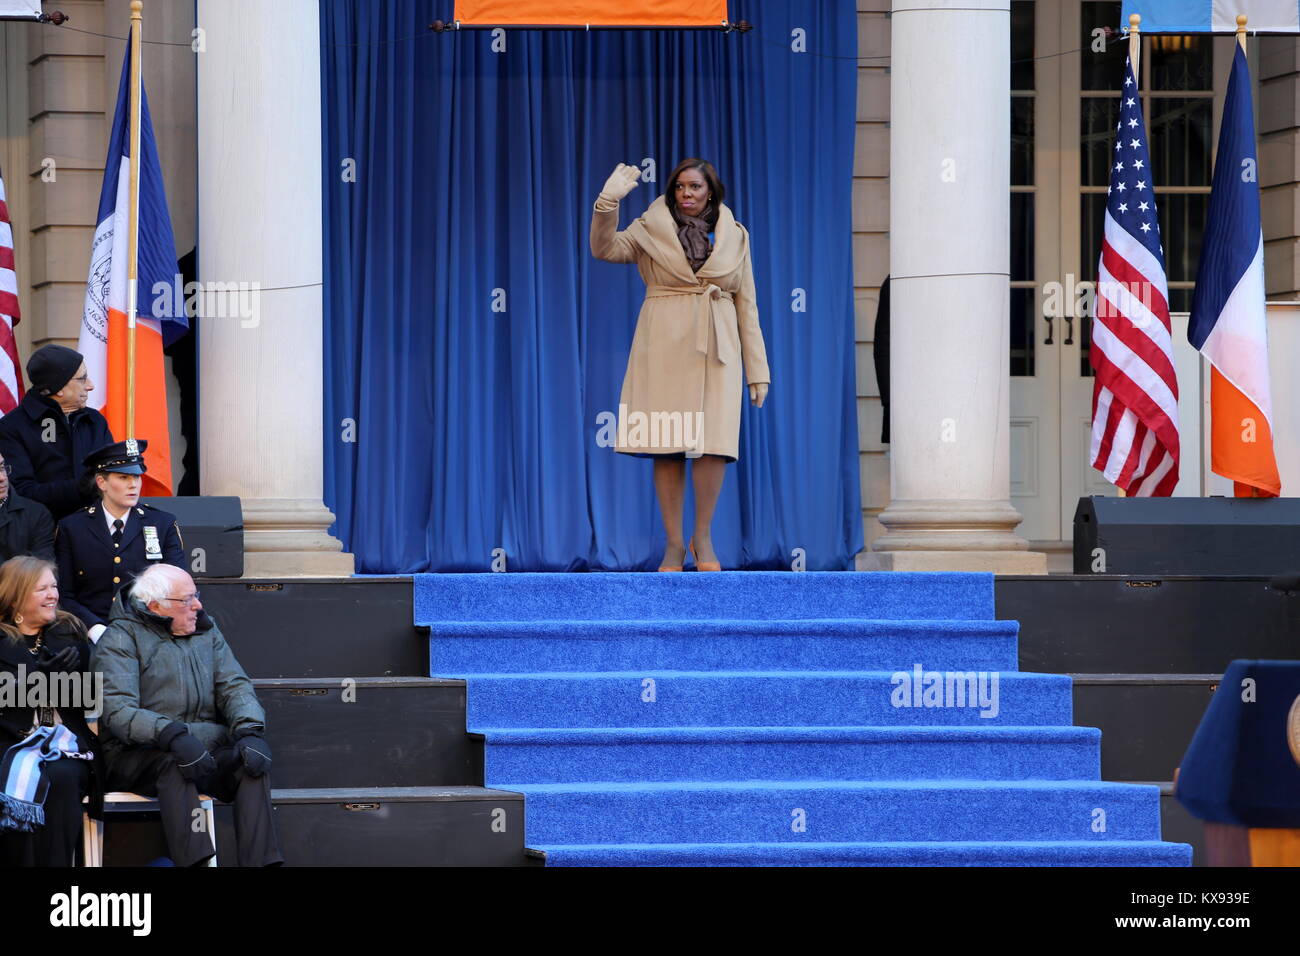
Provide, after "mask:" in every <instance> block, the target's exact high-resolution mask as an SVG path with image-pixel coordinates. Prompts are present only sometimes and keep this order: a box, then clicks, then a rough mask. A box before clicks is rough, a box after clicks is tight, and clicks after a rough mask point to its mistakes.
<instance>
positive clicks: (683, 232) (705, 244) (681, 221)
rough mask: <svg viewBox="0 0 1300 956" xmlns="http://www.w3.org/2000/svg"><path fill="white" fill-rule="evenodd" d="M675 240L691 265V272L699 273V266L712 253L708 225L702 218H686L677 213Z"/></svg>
mask: <svg viewBox="0 0 1300 956" xmlns="http://www.w3.org/2000/svg"><path fill="white" fill-rule="evenodd" d="M677 220H678V225H677V238H678V239H679V240H681V243H682V252H684V253H686V261H687V262H689V263H690V264H691V271H692V272H699V271H700V266H702V265H704V263H705V260H707V259H708V258H709V256H710V255H711V254H712V253H713V249H712V247H710V246H709V229H710V228H711V227H710V226H709V223H708V221H707V220H705V218H704V217H703V216H688V215H686V214H685V213H683V212H681V211H680V210H679V211H678V213H677Z"/></svg>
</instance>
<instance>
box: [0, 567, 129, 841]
mask: <svg viewBox="0 0 1300 956" xmlns="http://www.w3.org/2000/svg"><path fill="white" fill-rule="evenodd" d="M58 602H59V588H58V584H57V583H56V580H55V574H54V564H53V563H52V562H50V561H45V560H43V559H41V558H36V557H32V556H31V555H22V556H20V557H16V558H11V559H10V560H8V561H6V562H5V563H4V564H3V565H0V680H3V681H6V682H9V683H11V685H12V686H11V687H9V688H6V689H5V690H6V694H5V695H4V696H5V697H8V698H9V700H7V701H5V702H6V703H9V704H11V706H6V707H0V757H3V756H4V754H6V753H7V752H9V750H10V748H12V747H14V746H15V745H16V744H19V743H20V742H21V741H23V740H24V739H26V738H27V737H29V736H30V735H31V734H32V732H33V730H34V729H35V728H36V727H38V726H53V725H57V724H59V723H62V724H63V725H64V726H65V727H66V728H67V729H68V730H69V731H70V732H71V733H72V735H73V736H75V738H76V754H65V755H64V756H61V757H59V758H57V759H54V760H46V761H43V762H42V763H41V764H40V768H41V775H42V777H44V779H45V781H46V782H47V784H48V789H47V790H46V793H45V798H44V801H43V811H44V818H45V822H44V824H43V825H36V826H35V827H34V829H33V831H32V832H20V831H17V830H14V829H5V830H0V845H2V846H0V860H3V862H4V863H5V864H7V865H10V866H71V865H72V862H73V860H74V858H75V854H76V847H77V842H78V839H79V837H80V835H81V830H82V826H81V822H82V821H81V817H82V813H83V812H84V811H85V810H87V809H88V810H89V811H90V813H91V815H92V816H94V817H97V818H98V817H100V816H101V813H102V808H103V800H104V792H103V780H104V772H103V767H102V761H101V758H100V756H99V742H98V741H97V740H96V738H95V735H94V733H92V732H91V730H90V727H89V725H87V723H86V716H85V710H86V709H87V708H92V709H94V708H97V706H98V699H97V698H98V688H97V686H96V684H95V682H94V680H93V674H91V672H90V650H91V645H90V641H89V640H88V639H87V637H86V629H85V626H84V625H83V624H82V623H81V622H80V621H79V620H78V619H77V618H76V617H74V616H73V615H71V614H69V613H67V612H66V611H60V610H59V609H58ZM36 671H39V672H41V673H43V674H44V675H45V681H44V682H43V683H44V684H45V685H46V687H47V688H48V690H47V693H48V697H47V698H46V699H45V700H30V699H28V700H21V699H18V698H19V694H18V691H17V682H18V681H19V679H20V675H31V674H32V673H33V672H36ZM55 675H66V676H64V677H62V678H61V679H58V680H52V678H54V677H55ZM24 684H25V688H26V694H25V695H23V696H28V697H30V696H34V685H33V682H32V681H31V680H30V679H28V680H26V681H25V682H24ZM20 704H21V705H23V706H19V705H20ZM40 704H46V705H48V706H38V705H40ZM4 783H5V780H4V779H3V778H0V786H2V785H4ZM83 797H89V798H90V800H89V806H88V807H87V806H85V805H83V804H82V798H83Z"/></svg>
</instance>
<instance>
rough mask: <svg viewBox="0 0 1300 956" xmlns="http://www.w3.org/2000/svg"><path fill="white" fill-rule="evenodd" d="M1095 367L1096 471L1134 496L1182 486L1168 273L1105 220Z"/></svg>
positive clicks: (1093, 454)
mask: <svg viewBox="0 0 1300 956" xmlns="http://www.w3.org/2000/svg"><path fill="white" fill-rule="evenodd" d="M1097 277H1098V278H1097V294H1096V298H1095V303H1096V305H1095V316H1094V321H1093V323H1092V351H1091V353H1090V359H1091V361H1092V367H1093V368H1094V369H1095V370H1096V378H1095V380H1094V383H1093V394H1092V447H1091V450H1090V451H1089V456H1090V458H1091V459H1092V465H1093V467H1094V468H1096V469H1098V470H1099V471H1100V472H1101V473H1102V474H1103V475H1105V476H1106V479H1107V480H1108V481H1110V482H1111V483H1113V484H1115V485H1117V486H1118V487H1120V488H1123V489H1124V490H1125V492H1127V493H1128V494H1130V495H1138V496H1146V495H1169V494H1171V493H1172V492H1173V489H1174V486H1175V485H1176V484H1178V459H1179V447H1178V379H1177V377H1176V375H1175V373H1174V352H1173V338H1172V335H1171V332H1170V325H1169V292H1168V287H1167V285H1166V281H1165V270H1164V267H1163V266H1162V265H1161V263H1160V261H1159V260H1158V259H1157V258H1156V257H1155V256H1153V255H1152V254H1151V253H1150V252H1149V251H1148V250H1147V248H1146V247H1145V246H1143V245H1142V243H1140V242H1138V241H1137V240H1136V239H1134V238H1133V237H1132V236H1131V235H1129V233H1128V232H1127V231H1125V230H1124V228H1123V227H1122V226H1120V225H1119V223H1117V222H1116V221H1115V220H1114V219H1113V218H1112V217H1111V215H1110V212H1109V211H1108V212H1107V213H1106V227H1105V237H1104V239H1103V240H1102V246H1101V262H1100V264H1099V266H1098V272H1097Z"/></svg>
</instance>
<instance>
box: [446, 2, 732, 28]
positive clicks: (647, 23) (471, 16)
mask: <svg viewBox="0 0 1300 956" xmlns="http://www.w3.org/2000/svg"><path fill="white" fill-rule="evenodd" d="M455 9H456V12H455V14H454V16H455V18H456V20H458V21H459V22H460V23H461V24H464V25H469V26H503V27H508V26H513V25H521V24H522V25H528V26H579V27H580V26H587V25H590V26H593V27H651V26H654V27H716V26H721V25H722V22H723V21H724V20H726V19H727V0H640V2H639V3H625V2H624V3H619V2H614V0H456V8H455Z"/></svg>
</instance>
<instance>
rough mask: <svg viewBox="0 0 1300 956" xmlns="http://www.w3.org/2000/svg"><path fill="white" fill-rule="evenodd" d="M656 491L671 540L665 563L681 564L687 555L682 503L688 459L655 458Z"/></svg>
mask: <svg viewBox="0 0 1300 956" xmlns="http://www.w3.org/2000/svg"><path fill="white" fill-rule="evenodd" d="M655 494H656V495H657V496H658V498H659V513H660V514H661V515H662V516H663V519H664V532H665V534H666V535H667V538H668V541H667V544H666V545H665V547H664V559H663V561H661V562H660V566H661V567H680V566H681V565H682V563H683V562H684V561H685V559H686V542H685V541H683V540H682V506H683V502H684V501H685V499H686V462H685V461H683V460H682V459H680V458H656V459H655Z"/></svg>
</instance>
